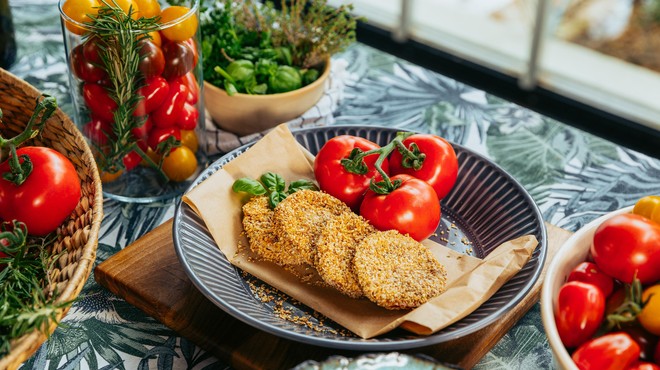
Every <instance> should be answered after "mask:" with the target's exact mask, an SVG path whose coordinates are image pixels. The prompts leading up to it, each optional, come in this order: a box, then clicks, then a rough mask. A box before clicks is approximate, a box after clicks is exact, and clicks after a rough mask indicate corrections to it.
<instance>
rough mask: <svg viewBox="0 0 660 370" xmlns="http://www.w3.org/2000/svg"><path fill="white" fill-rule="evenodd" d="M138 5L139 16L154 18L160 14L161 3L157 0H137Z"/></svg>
mask: <svg viewBox="0 0 660 370" xmlns="http://www.w3.org/2000/svg"><path fill="white" fill-rule="evenodd" d="M135 3H136V4H137V6H138V12H137V17H138V18H153V17H157V16H159V15H160V4H159V3H158V1H157V0H135Z"/></svg>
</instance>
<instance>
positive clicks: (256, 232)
mask: <svg viewBox="0 0 660 370" xmlns="http://www.w3.org/2000/svg"><path fill="white" fill-rule="evenodd" d="M243 229H244V230H245V234H246V236H247V238H248V242H249V243H250V249H252V251H253V252H254V253H256V254H257V255H259V256H260V257H261V258H263V259H264V260H267V261H271V262H275V263H277V264H278V265H287V264H291V263H292V262H297V259H294V258H292V257H291V255H292V254H291V252H290V251H289V250H287V248H286V245H284V244H282V243H281V242H280V240H279V238H278V237H277V235H276V234H275V232H274V230H273V210H271V209H270V206H269V205H268V198H267V197H266V196H258V197H253V198H252V199H250V201H249V202H247V203H245V204H244V205H243Z"/></svg>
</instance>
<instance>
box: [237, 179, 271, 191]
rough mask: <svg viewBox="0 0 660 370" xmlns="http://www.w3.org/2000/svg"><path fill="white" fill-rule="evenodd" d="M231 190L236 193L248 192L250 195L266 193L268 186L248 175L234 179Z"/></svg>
mask: <svg viewBox="0 0 660 370" xmlns="http://www.w3.org/2000/svg"><path fill="white" fill-rule="evenodd" d="M231 190H233V191H234V192H235V193H248V194H250V195H263V194H266V188H264V186H263V185H261V183H260V182H259V181H257V180H253V179H250V178H247V177H243V178H240V179H238V180H236V181H234V184H233V185H232V187H231Z"/></svg>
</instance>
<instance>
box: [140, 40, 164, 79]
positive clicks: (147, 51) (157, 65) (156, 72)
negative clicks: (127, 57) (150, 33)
mask: <svg viewBox="0 0 660 370" xmlns="http://www.w3.org/2000/svg"><path fill="white" fill-rule="evenodd" d="M138 68H139V69H140V72H142V75H143V76H144V78H146V79H149V78H152V77H156V76H160V75H161V74H162V73H163V71H164V70H165V57H164V56H163V51H162V50H161V49H160V48H159V47H158V46H157V45H156V44H154V43H153V42H151V41H150V40H142V41H140V64H139V65H138Z"/></svg>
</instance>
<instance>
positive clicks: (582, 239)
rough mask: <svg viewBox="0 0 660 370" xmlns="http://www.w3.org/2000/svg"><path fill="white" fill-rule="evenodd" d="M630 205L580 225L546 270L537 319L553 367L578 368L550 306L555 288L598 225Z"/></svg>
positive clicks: (586, 248) (585, 249) (580, 258)
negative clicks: (542, 330) (540, 320)
mask: <svg viewBox="0 0 660 370" xmlns="http://www.w3.org/2000/svg"><path fill="white" fill-rule="evenodd" d="M631 211H632V207H627V208H622V209H619V210H616V211H613V212H610V213H608V214H606V215H603V216H601V217H599V218H597V219H595V220H593V221H592V222H590V223H588V224H587V225H585V226H583V227H582V228H581V229H580V230H578V231H577V232H576V233H575V234H573V235H571V237H570V238H569V239H568V240H566V242H564V244H563V245H562V246H561V248H559V251H557V254H556V255H555V256H554V258H553V259H552V261H551V262H550V264H549V265H548V270H547V272H546V275H545V278H544V281H543V288H542V290H541V318H542V319H543V326H544V327H545V333H546V335H547V337H548V342H549V343H550V348H551V349H552V354H553V356H554V358H555V360H556V363H557V366H558V367H559V368H561V369H567V370H577V369H578V367H577V366H576V365H575V363H574V362H573V360H572V359H571V355H570V353H569V352H568V350H566V347H564V344H563V343H562V341H561V339H560V338H559V332H558V331H557V326H556V324H555V316H554V307H555V305H556V304H557V296H558V295H559V289H560V288H561V286H562V284H564V283H565V282H566V280H567V278H568V275H569V274H570V272H571V270H572V269H573V268H574V267H575V266H577V265H578V264H580V263H581V262H584V261H586V260H587V257H588V255H589V250H590V248H591V243H592V240H593V237H594V233H595V232H596V229H597V228H598V226H599V225H600V224H601V223H603V221H605V220H606V219H609V218H610V217H612V216H615V215H618V214H622V213H629V212H631Z"/></svg>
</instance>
